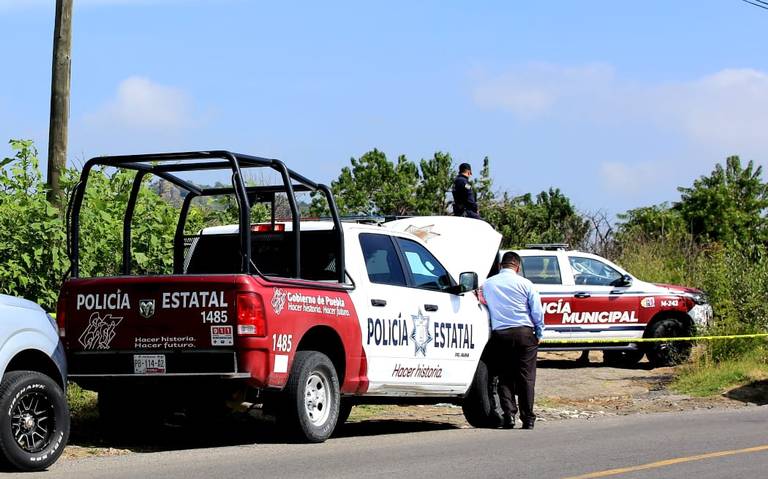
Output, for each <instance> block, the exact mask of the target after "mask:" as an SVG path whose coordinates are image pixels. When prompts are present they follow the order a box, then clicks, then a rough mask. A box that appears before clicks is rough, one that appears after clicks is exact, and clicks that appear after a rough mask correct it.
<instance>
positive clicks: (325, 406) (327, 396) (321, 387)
mask: <svg viewBox="0 0 768 479" xmlns="http://www.w3.org/2000/svg"><path fill="white" fill-rule="evenodd" d="M304 409H305V411H306V413H307V417H308V418H309V421H310V422H311V423H312V424H314V425H315V426H321V425H323V424H324V423H325V422H326V421H327V420H328V415H329V414H330V412H331V388H330V381H329V380H328V378H327V377H326V376H325V375H324V374H322V373H320V372H318V371H315V372H313V373H312V374H311V375H310V376H309V378H308V379H307V385H306V387H305V388H304Z"/></svg>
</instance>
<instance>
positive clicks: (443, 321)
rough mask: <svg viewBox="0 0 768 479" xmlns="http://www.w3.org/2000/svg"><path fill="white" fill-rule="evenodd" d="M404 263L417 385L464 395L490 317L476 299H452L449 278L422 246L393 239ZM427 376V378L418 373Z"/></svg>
mask: <svg viewBox="0 0 768 479" xmlns="http://www.w3.org/2000/svg"><path fill="white" fill-rule="evenodd" d="M395 242H396V243H397V245H398V247H399V250H400V253H401V254H402V258H403V260H404V261H403V262H404V264H405V272H406V279H407V280H408V288H409V289H410V293H409V294H408V296H407V297H408V299H409V301H410V302H409V304H407V305H406V307H407V308H408V310H407V311H406V313H405V314H407V315H408V316H410V317H411V318H412V319H413V325H414V334H413V338H414V348H413V359H411V360H409V361H408V364H409V365H410V366H408V367H409V368H413V367H416V373H415V377H413V382H414V383H415V384H419V385H422V386H424V387H425V388H426V389H427V390H428V391H430V392H435V391H437V392H440V393H450V394H455V393H463V392H465V391H466V390H467V389H468V388H469V385H470V384H471V382H472V379H473V377H474V374H475V369H476V368H477V363H478V361H479V360H480V356H481V354H482V352H483V348H484V347H485V344H486V342H487V341H488V337H489V333H490V328H489V319H488V313H487V312H486V310H485V309H484V307H483V306H482V305H481V304H480V302H479V301H478V300H477V298H476V297H475V296H474V294H471V293H467V294H464V295H459V294H452V293H450V292H449V290H450V288H451V287H452V286H453V285H454V284H455V282H454V281H453V280H452V278H451V275H450V273H448V271H447V270H446V268H445V267H443V265H442V264H440V262H439V261H438V260H437V258H435V257H434V255H432V253H431V252H430V251H429V250H427V248H425V247H424V246H423V245H421V244H420V243H418V242H416V241H413V240H411V239H408V238H399V237H397V238H395ZM420 371H426V373H423V372H420Z"/></svg>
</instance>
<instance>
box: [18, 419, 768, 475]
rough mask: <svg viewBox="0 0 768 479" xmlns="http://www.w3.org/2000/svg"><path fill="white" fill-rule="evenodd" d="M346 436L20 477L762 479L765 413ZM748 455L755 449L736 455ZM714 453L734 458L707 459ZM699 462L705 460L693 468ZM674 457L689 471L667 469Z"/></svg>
mask: <svg viewBox="0 0 768 479" xmlns="http://www.w3.org/2000/svg"><path fill="white" fill-rule="evenodd" d="M355 427H358V429H355ZM395 427H396V426H395ZM409 428H410V429H413V427H411V426H409ZM348 434H349V435H347V436H345V437H340V438H334V439H331V440H329V441H328V442H326V443H324V444H283V443H271V444H270V443H260V444H248V445H241V446H230V447H220V448H205V449H194V450H180V451H168V452H159V453H148V454H133V455H127V456H120V457H104V458H91V459H81V460H64V461H59V463H57V464H56V465H55V466H54V467H53V468H52V470H51V471H48V472H45V473H39V474H30V475H24V476H23V477H24V478H25V479H26V478H32V477H38V476H40V477H48V478H53V477H77V478H78V479H89V478H98V477H108V478H112V479H117V478H134V477H163V478H183V479H195V478H211V477H239V478H247V477H280V478H292V477H301V478H305V477H311V478H313V479H320V478H343V477H350V478H356V479H360V478H378V477H381V478H387V479H392V478H396V479H407V478H413V477H417V478H419V477H440V478H442V479H445V478H452V477H461V478H465V477H483V478H495V477H499V478H501V477H504V478H508V477H535V478H537V479H538V478H556V477H569V476H578V475H584V474H589V473H598V472H600V471H606V470H610V469H614V468H626V467H635V466H638V465H647V466H646V467H647V468H646V469H642V470H639V471H634V472H631V471H630V472H625V473H622V474H620V475H616V474H612V473H610V472H608V473H606V472H603V473H602V474H597V475H591V476H589V477H622V478H649V477H663V478H672V479H674V478H685V479H690V478H691V477H695V478H696V479H706V478H722V477H729V478H742V477H745V478H746V477H765V475H766V470H768V406H762V407H754V408H748V409H742V410H711V411H691V412H684V413H663V414H652V415H635V416H627V417H620V418H610V419H600V420H593V421H580V420H573V421H558V422H550V423H538V424H537V425H536V429H535V430H534V431H524V430H518V429H515V430H479V429H445V430H435V429H434V426H433V427H425V428H424V430H422V431H418V430H417V431H416V432H412V431H410V432H401V433H394V434H393V433H386V434H377V432H376V428H373V429H371V428H369V429H367V432H366V429H365V428H364V427H363V426H360V425H353V428H352V429H351V432H350V430H349V429H348ZM761 446H762V447H761ZM747 448H752V450H751V451H749V450H748V451H742V450H744V449H747ZM721 451H733V452H731V453H727V455H721V456H719V457H718V455H717V454H712V453H718V452H721ZM700 455H707V456H705V457H700V458H698V459H696V458H693V459H691V458H692V457H693V456H700ZM678 458H685V459H683V460H684V461H687V462H680V463H677V464H674V461H668V460H673V459H678ZM659 461H667V462H663V463H662V462H659ZM651 463H655V464H651Z"/></svg>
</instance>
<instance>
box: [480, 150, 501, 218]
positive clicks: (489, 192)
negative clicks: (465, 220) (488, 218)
mask: <svg viewBox="0 0 768 479" xmlns="http://www.w3.org/2000/svg"><path fill="white" fill-rule="evenodd" d="M475 193H476V196H477V206H478V208H479V209H480V215H481V216H482V215H483V212H484V211H485V209H486V208H488V207H489V206H490V205H491V204H492V203H493V200H494V199H495V197H496V195H494V194H493V180H492V179H491V162H490V160H489V159H488V157H487V156H486V157H485V158H483V167H482V168H481V169H480V176H478V177H477V180H475Z"/></svg>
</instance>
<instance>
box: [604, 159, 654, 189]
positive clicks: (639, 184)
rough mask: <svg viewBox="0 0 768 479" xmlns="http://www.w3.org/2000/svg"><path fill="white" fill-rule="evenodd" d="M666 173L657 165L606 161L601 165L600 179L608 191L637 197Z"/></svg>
mask: <svg viewBox="0 0 768 479" xmlns="http://www.w3.org/2000/svg"><path fill="white" fill-rule="evenodd" d="M663 171H665V169H664V168H663V167H661V165H658V164H655V163H640V164H631V165H629V164H626V163H622V162H618V161H606V162H603V163H602V164H601V165H600V172H599V174H600V178H601V179H602V181H603V187H604V188H605V190H607V191H612V192H617V193H625V194H627V195H636V194H638V193H642V192H643V191H644V190H645V189H646V188H647V185H649V184H652V183H654V182H657V181H658V180H659V179H660V177H661V175H660V172H663Z"/></svg>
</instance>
